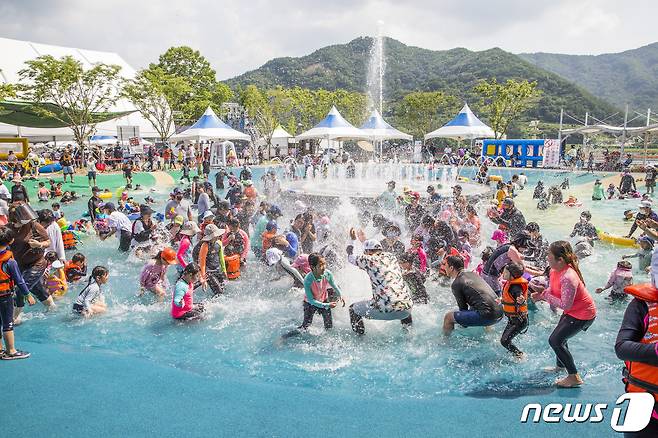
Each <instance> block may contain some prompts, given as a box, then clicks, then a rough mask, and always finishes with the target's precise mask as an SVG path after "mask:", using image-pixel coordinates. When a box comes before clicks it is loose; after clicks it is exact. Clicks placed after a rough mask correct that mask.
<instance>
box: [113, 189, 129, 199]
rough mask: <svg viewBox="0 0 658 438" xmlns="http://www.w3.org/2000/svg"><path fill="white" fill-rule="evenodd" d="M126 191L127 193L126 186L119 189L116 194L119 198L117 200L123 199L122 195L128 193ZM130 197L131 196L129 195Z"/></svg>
mask: <svg viewBox="0 0 658 438" xmlns="http://www.w3.org/2000/svg"><path fill="white" fill-rule="evenodd" d="M126 191H127V190H126V186H121V187H119V188H118V189H117V192H116V197H117V199H121V194H122V193H123V192H126ZM128 196H130V195H128Z"/></svg>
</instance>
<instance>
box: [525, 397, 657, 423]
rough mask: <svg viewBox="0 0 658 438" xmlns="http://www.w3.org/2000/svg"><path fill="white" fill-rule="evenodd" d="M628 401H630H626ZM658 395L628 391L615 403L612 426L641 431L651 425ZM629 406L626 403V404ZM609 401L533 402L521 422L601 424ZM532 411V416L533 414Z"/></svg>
mask: <svg viewBox="0 0 658 438" xmlns="http://www.w3.org/2000/svg"><path fill="white" fill-rule="evenodd" d="M626 402H628V403H626ZM654 402H655V400H654V398H653V396H652V395H651V394H649V393H646V392H628V393H626V394H622V395H621V396H620V397H619V398H618V399H617V401H616V402H615V406H616V407H615V408H614V409H613V410H612V417H611V418H610V427H612V429H613V430H614V431H615V432H638V431H640V430H642V429H644V428H645V427H647V425H648V424H649V421H650V420H651V413H652V411H653V405H654ZM624 405H625V406H624ZM607 409H608V405H607V404H606V403H576V404H571V403H565V404H562V403H550V404H547V405H546V406H542V405H540V404H539V403H529V404H527V405H525V407H524V408H523V412H522V413H521V423H528V421H529V420H530V422H532V423H539V422H542V421H543V422H544V423H560V422H565V423H600V422H602V421H603V420H604V419H605V412H606V410H607ZM531 413H532V416H531Z"/></svg>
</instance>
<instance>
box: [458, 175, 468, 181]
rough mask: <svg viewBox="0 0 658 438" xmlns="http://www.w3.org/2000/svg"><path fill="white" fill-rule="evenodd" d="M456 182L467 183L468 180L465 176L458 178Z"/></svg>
mask: <svg viewBox="0 0 658 438" xmlns="http://www.w3.org/2000/svg"><path fill="white" fill-rule="evenodd" d="M457 181H461V182H468V181H469V179H468V178H466V177H465V176H460V177H459V178H457Z"/></svg>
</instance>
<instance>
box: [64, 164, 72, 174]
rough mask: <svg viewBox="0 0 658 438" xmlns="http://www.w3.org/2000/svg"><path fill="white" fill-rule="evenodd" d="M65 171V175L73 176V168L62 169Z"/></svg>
mask: <svg viewBox="0 0 658 438" xmlns="http://www.w3.org/2000/svg"><path fill="white" fill-rule="evenodd" d="M62 170H64V175H72V174H73V166H64V167H63V168H62Z"/></svg>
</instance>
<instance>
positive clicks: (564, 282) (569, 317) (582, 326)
mask: <svg viewBox="0 0 658 438" xmlns="http://www.w3.org/2000/svg"><path fill="white" fill-rule="evenodd" d="M548 264H549V266H550V268H551V272H550V277H549V285H548V287H547V288H546V289H544V291H542V292H535V293H533V294H532V299H533V300H534V301H535V302H538V301H546V302H548V303H549V304H550V305H551V307H558V308H560V309H562V310H563V313H562V316H561V317H560V320H559V321H558V323H557V326H556V327H555V329H554V330H553V333H551V336H550V337H549V338H548V343H549V345H550V346H551V348H552V349H553V351H555V355H556V357H557V365H556V367H555V368H554V370H555V371H560V370H562V369H564V368H566V370H567V372H568V373H569V375H568V376H567V377H565V378H563V379H561V380H558V381H557V382H556V384H557V386H559V387H562V388H576V387H578V386H580V385H582V384H583V379H582V378H581V377H580V374H578V369H577V368H576V364H575V363H574V360H573V356H572V355H571V352H570V351H569V346H568V345H567V341H568V340H569V338H572V337H573V336H575V335H576V334H578V333H579V332H581V331H586V330H587V329H588V328H589V327H590V326H591V325H592V323H593V322H594V318H596V306H595V305H594V300H593V299H592V296H591V295H590V294H589V292H588V291H587V289H586V288H585V281H584V280H583V275H582V274H581V272H580V269H579V268H578V258H577V257H576V254H574V252H573V249H572V248H571V245H570V244H569V242H566V241H564V240H558V241H557V242H553V243H552V244H551V245H550V247H549V250H548Z"/></svg>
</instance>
